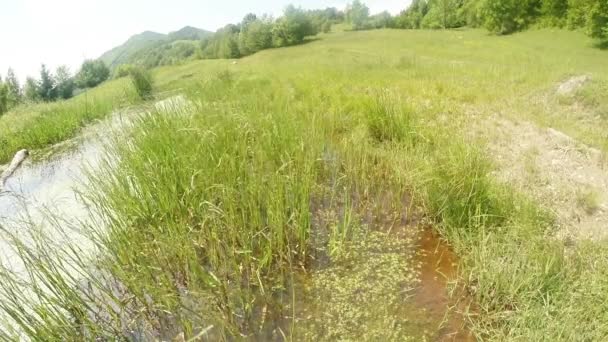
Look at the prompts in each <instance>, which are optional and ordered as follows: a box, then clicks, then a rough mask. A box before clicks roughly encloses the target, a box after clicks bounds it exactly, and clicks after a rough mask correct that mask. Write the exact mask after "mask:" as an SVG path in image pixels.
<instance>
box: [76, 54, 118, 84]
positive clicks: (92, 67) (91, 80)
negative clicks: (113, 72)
mask: <svg viewBox="0 0 608 342" xmlns="http://www.w3.org/2000/svg"><path fill="white" fill-rule="evenodd" d="M108 77H110V69H108V67H107V66H106V65H105V63H104V62H103V61H101V60H96V61H93V60H86V61H84V63H82V67H81V68H80V71H79V72H78V75H76V80H77V84H78V86H79V87H81V88H93V87H96V86H98V85H99V84H100V83H101V82H103V81H105V80H107V79H108Z"/></svg>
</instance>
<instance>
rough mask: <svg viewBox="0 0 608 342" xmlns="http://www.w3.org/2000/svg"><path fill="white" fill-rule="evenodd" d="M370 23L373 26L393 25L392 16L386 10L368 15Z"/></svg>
mask: <svg viewBox="0 0 608 342" xmlns="http://www.w3.org/2000/svg"><path fill="white" fill-rule="evenodd" d="M369 22H370V25H371V26H372V27H374V28H377V29H379V28H387V27H393V17H392V16H391V14H390V13H389V12H388V11H384V12H381V13H378V14H376V15H373V16H371V17H369Z"/></svg>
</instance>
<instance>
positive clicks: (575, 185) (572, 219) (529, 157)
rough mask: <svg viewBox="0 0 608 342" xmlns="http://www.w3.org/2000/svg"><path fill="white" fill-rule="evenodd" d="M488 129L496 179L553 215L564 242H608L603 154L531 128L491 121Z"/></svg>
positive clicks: (607, 193)
mask: <svg viewBox="0 0 608 342" xmlns="http://www.w3.org/2000/svg"><path fill="white" fill-rule="evenodd" d="M489 127H490V128H491V129H490V136H489V137H490V139H489V142H488V144H487V148H488V152H489V153H490V156H491V157H492V158H493V159H494V160H495V161H496V162H497V164H498V169H497V170H496V171H495V174H496V177H497V178H498V179H499V180H500V181H502V182H505V183H508V184H510V185H513V186H515V187H517V188H519V189H520V190H521V191H523V192H524V193H527V194H529V195H531V196H532V197H533V198H535V199H536V200H538V201H539V203H541V204H542V205H543V206H545V207H546V208H547V209H549V210H550V211H552V212H553V213H554V214H555V217H556V218H557V221H556V225H557V228H558V230H557V236H558V237H559V238H562V239H565V240H569V239H574V240H580V239H593V240H602V239H606V238H607V237H608V187H607V186H608V171H607V169H606V166H607V164H606V160H605V158H604V156H603V153H602V152H601V151H600V150H598V149H595V148H592V147H589V146H586V145H584V144H582V143H580V142H578V141H576V140H575V139H573V138H571V137H569V136H568V135H566V134H564V133H562V132H560V131H557V130H555V129H552V128H548V129H543V128H540V127H538V126H536V125H534V124H532V123H529V122H517V123H516V122H512V121H510V120H507V119H504V118H500V117H492V118H491V119H490V124H489Z"/></svg>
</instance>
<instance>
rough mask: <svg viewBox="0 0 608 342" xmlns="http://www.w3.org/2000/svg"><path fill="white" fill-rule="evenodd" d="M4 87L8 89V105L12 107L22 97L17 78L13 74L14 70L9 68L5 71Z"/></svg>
mask: <svg viewBox="0 0 608 342" xmlns="http://www.w3.org/2000/svg"><path fill="white" fill-rule="evenodd" d="M6 87H7V91H8V106H9V107H14V106H16V105H18V104H19V103H21V101H22V97H23V96H22V94H21V87H20V86H19V80H18V79H17V76H15V72H14V71H13V69H11V68H9V69H8V72H7V73H6Z"/></svg>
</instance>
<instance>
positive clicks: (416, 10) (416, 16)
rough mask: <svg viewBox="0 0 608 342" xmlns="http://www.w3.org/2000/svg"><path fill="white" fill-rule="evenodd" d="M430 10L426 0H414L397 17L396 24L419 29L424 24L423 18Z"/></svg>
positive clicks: (401, 26)
mask: <svg viewBox="0 0 608 342" xmlns="http://www.w3.org/2000/svg"><path fill="white" fill-rule="evenodd" d="M428 11H429V6H428V3H427V2H426V0H414V1H412V3H411V5H410V7H408V8H407V9H406V10H405V11H403V12H401V14H400V15H399V16H398V17H397V18H396V20H395V21H396V26H397V27H399V28H405V29H417V28H420V27H421V25H422V19H424V17H425V16H426V14H427V13H428Z"/></svg>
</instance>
